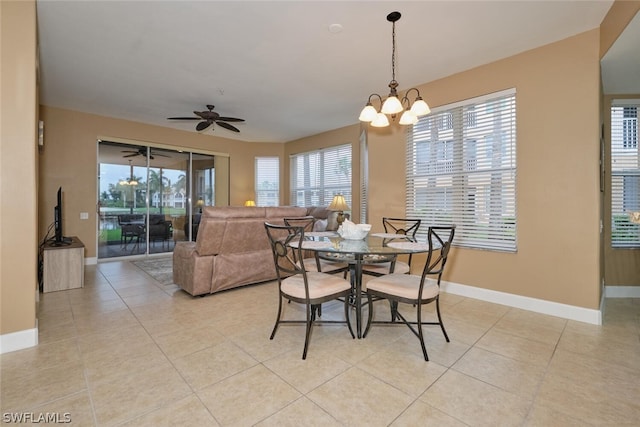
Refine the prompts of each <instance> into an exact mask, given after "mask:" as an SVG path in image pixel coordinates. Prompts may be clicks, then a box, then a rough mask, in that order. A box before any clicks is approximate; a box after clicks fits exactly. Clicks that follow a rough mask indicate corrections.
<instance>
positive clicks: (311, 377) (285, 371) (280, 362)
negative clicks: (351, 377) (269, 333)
mask: <svg viewBox="0 0 640 427" xmlns="http://www.w3.org/2000/svg"><path fill="white" fill-rule="evenodd" d="M264 366H266V367H267V368H269V369H270V370H272V371H273V372H274V373H276V374H277V375H278V376H279V377H280V378H282V379H283V380H285V381H286V382H287V383H289V384H291V385H292V386H293V387H295V388H296V390H298V391H299V392H300V393H303V394H306V393H309V392H310V391H311V390H313V389H314V388H316V387H318V386H320V385H321V384H324V383H325V382H327V381H329V380H330V379H331V378H333V377H335V376H337V375H339V374H341V373H342V372H344V371H346V370H347V369H349V368H350V367H351V364H349V363H347V362H345V361H343V360H341V359H338V358H337V357H335V356H333V355H332V354H331V352H330V351H328V350H324V349H322V348H319V349H316V350H315V351H314V353H313V355H312V356H311V355H307V359H306V360H302V357H301V354H300V350H294V351H290V352H288V353H285V354H281V355H279V356H277V357H274V358H273V359H270V360H268V361H266V362H264Z"/></svg>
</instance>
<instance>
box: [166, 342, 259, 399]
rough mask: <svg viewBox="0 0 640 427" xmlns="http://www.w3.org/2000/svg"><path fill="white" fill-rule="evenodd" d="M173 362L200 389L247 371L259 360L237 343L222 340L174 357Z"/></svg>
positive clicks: (192, 384)
mask: <svg viewBox="0 0 640 427" xmlns="http://www.w3.org/2000/svg"><path fill="white" fill-rule="evenodd" d="M173 364H174V365H175V367H176V369H177V370H178V371H179V372H180V374H181V375H182V377H183V378H184V379H185V380H186V381H187V383H188V384H189V385H190V386H191V387H192V388H193V389H194V390H200V389H202V388H204V387H207V386H209V385H212V384H215V383H218V382H220V381H222V380H224V379H225V378H229V377H231V376H233V375H235V374H237V373H239V372H242V371H245V370H247V369H249V368H251V367H252V366H255V365H257V364H258V362H257V361H256V360H255V359H254V358H252V357H251V356H249V355H248V354H247V353H245V352H244V351H242V350H241V349H239V348H238V347H237V346H236V345H235V344H233V343H231V342H229V341H221V342H218V343H217V344H215V345H212V346H209V347H207V348H206V349H204V350H200V351H197V352H195V353H191V354H189V355H187V356H184V357H181V358H177V359H174V361H173Z"/></svg>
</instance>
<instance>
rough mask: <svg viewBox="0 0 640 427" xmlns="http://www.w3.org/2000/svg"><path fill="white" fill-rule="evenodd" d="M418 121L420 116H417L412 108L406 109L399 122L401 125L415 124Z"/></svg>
mask: <svg viewBox="0 0 640 427" xmlns="http://www.w3.org/2000/svg"><path fill="white" fill-rule="evenodd" d="M417 122H418V116H416V115H415V114H414V113H413V111H411V110H405V112H404V113H402V116H401V117H400V121H399V122H398V123H400V124H401V125H414V124H416V123H417Z"/></svg>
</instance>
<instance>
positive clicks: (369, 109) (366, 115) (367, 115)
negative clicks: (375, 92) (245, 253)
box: [358, 104, 378, 122]
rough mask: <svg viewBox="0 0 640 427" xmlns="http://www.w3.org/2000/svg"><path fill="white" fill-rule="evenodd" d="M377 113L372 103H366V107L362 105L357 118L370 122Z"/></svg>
mask: <svg viewBox="0 0 640 427" xmlns="http://www.w3.org/2000/svg"><path fill="white" fill-rule="evenodd" d="M377 115H378V112H377V111H376V109H375V108H373V105H371V104H367V105H366V107H364V108H363V109H362V111H361V112H360V117H359V118H358V119H359V120H360V121H361V122H372V121H373V120H374V119H375V118H376V116H377Z"/></svg>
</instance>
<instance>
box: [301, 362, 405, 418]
mask: <svg viewBox="0 0 640 427" xmlns="http://www.w3.org/2000/svg"><path fill="white" fill-rule="evenodd" d="M307 397H308V398H309V399H311V400H312V401H313V402H314V403H315V404H316V405H318V406H319V407H321V408H322V409H324V410H325V411H327V412H328V413H329V414H331V416H333V417H334V418H336V419H337V420H338V421H339V422H340V423H342V424H343V425H353V426H357V425H362V422H363V420H367V424H368V425H370V426H386V425H389V424H390V423H391V422H392V421H393V420H394V419H396V418H397V417H398V416H399V415H400V414H401V413H402V412H403V411H404V410H405V409H406V408H407V407H408V406H409V405H410V404H411V403H412V402H413V398H412V397H411V396H409V395H408V394H406V393H404V392H402V391H400V390H398V389H396V388H395V387H392V386H391V385H389V384H387V383H385V382H383V381H381V380H379V379H378V378H376V377H374V376H373V375H371V374H369V373H366V372H364V371H363V370H361V369H359V368H357V367H354V368H351V369H349V370H348V371H346V372H344V373H342V374H340V375H338V376H337V377H335V378H334V379H332V380H331V381H328V382H326V383H325V384H323V385H321V386H320V387H318V388H316V389H314V390H313V391H312V392H311V393H309V394H308V395H307Z"/></svg>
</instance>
